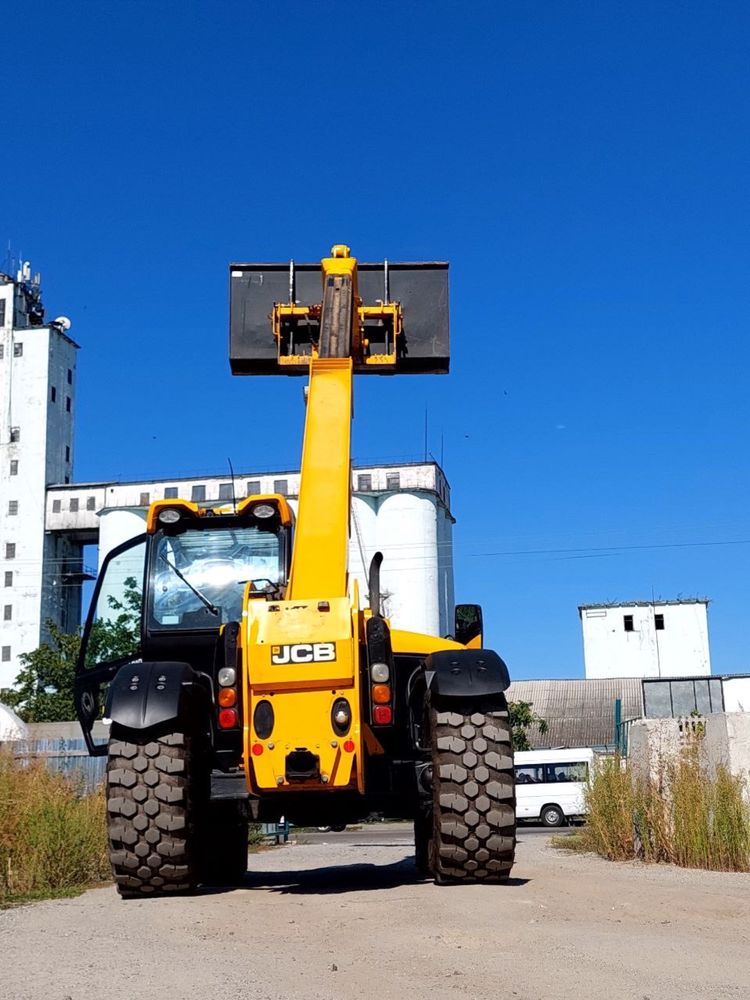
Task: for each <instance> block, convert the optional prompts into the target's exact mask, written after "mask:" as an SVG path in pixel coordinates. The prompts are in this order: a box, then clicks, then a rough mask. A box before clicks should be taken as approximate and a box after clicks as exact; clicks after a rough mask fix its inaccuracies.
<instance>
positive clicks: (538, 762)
mask: <svg viewBox="0 0 750 1000" xmlns="http://www.w3.org/2000/svg"><path fill="white" fill-rule="evenodd" d="M593 760H594V751H593V750H590V749H589V748H588V747H572V748H570V749H566V750H518V751H516V753H515V754H514V757H513V763H514V767H515V772H516V818H517V819H519V820H524V819H525V820H537V821H539V822H541V823H543V824H544V825H545V826H562V824H563V823H565V822H566V820H569V819H575V818H577V817H580V816H583V815H585V812H586V802H585V798H584V794H583V793H584V789H585V787H586V783H587V781H588V777H589V769H590V767H591V765H592V762H593Z"/></svg>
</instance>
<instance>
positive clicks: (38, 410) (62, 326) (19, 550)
mask: <svg viewBox="0 0 750 1000" xmlns="http://www.w3.org/2000/svg"><path fill="white" fill-rule="evenodd" d="M69 326H70V324H69V322H68V321H67V320H66V319H65V318H64V317H61V318H60V320H56V321H55V322H53V323H45V321H44V309H43V306H42V302H41V289H40V282H39V276H38V275H36V276H34V277H32V275H31V269H30V267H29V265H28V264H24V265H22V267H21V269H20V270H19V271H18V274H17V275H16V277H15V278H14V277H11V276H10V275H6V274H0V685H4V684H7V683H8V682H9V681H10V680H12V678H13V677H14V676H15V674H16V672H17V670H18V666H19V663H18V655H19V653H21V652H24V651H28V650H31V649H34V648H35V647H36V646H37V645H38V644H39V638H40V627H41V624H42V623H43V622H44V621H45V619H46V618H53V619H54V620H55V621H57V622H59V623H60V624H61V625H62V626H63V627H64V628H68V627H72V626H74V624H75V621H76V614H77V610H78V602H77V599H76V595H75V593H74V592H73V591H71V590H67V591H66V590H63V589H60V588H57V589H55V588H54V587H52V586H50V585H49V584H50V579H49V578H51V577H55V576H57V577H60V578H62V576H63V575H64V574H65V573H67V572H68V571H69V570H71V569H72V568H73V567H72V566H69V565H68V562H69V560H70V559H71V558H73V559H75V557H76V555H79V554H80V553H79V552H77V550H76V547H75V546H74V545H71V544H70V542H69V540H68V539H67V538H66V537H65V536H48V535H46V534H45V532H44V510H45V496H46V489H47V485H48V484H49V483H55V482H70V480H71V478H72V470H73V420H74V416H75V388H76V379H75V371H76V351H77V346H78V345H77V344H76V343H75V342H74V341H73V340H71V338H70V337H69V336H68V335H67V332H66V331H67V329H68V328H69Z"/></svg>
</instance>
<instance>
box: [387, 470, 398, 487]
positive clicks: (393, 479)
mask: <svg viewBox="0 0 750 1000" xmlns="http://www.w3.org/2000/svg"><path fill="white" fill-rule="evenodd" d="M385 488H386V489H387V490H400V489H401V473H400V472H387V473H386V475H385Z"/></svg>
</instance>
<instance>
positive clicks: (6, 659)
mask: <svg viewBox="0 0 750 1000" xmlns="http://www.w3.org/2000/svg"><path fill="white" fill-rule="evenodd" d="M2 661H3V663H9V662H10V646H3V653H2Z"/></svg>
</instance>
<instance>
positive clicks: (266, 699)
mask: <svg viewBox="0 0 750 1000" xmlns="http://www.w3.org/2000/svg"><path fill="white" fill-rule="evenodd" d="M230 360H231V365H232V370H233V372H234V373H235V374H247V375H256V374H261V375H272V374H283V375H302V376H306V377H307V378H308V385H307V387H306V408H307V413H306V420H305V431H304V443H303V449H302V466H301V479H300V491H299V506H298V512H297V516H296V518H295V517H294V514H293V512H292V510H291V508H290V506H289V504H288V502H287V500H286V498H285V497H284V496H281V495H277V494H267V495H257V496H249V497H246V498H244V499H242V500H241V501H237V500H236V499H233V500H232V502H231V503H224V504H223V505H219V506H210V505H209V506H200V505H198V504H196V503H193V502H190V501H188V500H182V499H176V498H165V499H163V500H157V501H155V502H154V503H152V504H151V506H150V508H149V510H148V515H147V519H146V531H145V533H144V534H142V535H139V536H138V537H136V538H133V539H130V540H128V541H126V542H124V543H123V544H122V545H120V546H118V547H117V548H116V549H114V550H113V551H112V552H111V553H110V554H109V555H108V557H107V559H106V561H105V563H104V565H103V567H102V572H101V573H100V575H99V578H98V581H97V584H96V588H95V591H94V595H93V600H92V606H91V609H90V612H89V615H88V618H87V621H86V625H85V628H84V635H83V642H82V649H81V655H80V658H79V662H78V665H77V670H76V706H77V712H78V716H79V719H80V722H81V725H82V728H83V731H84V735H85V737H86V741H87V744H88V747H89V751H90V752H91V753H92V754H102V755H104V754H106V755H107V756H108V762H107V810H108V829H109V842H110V857H111V862H112V868H113V872H114V877H115V881H116V883H117V887H118V890H119V892H120V894H121V895H122V896H125V897H128V896H131V897H132V896H138V897H143V896H148V895H152V896H153V895H160V894H164V893H169V892H185V891H190V890H192V889H194V888H195V887H196V886H197V885H198V884H199V883H201V882H219V883H223V884H226V883H229V884H231V883H235V882H237V881H238V880H240V879H241V877H242V875H243V874H244V872H245V871H246V868H247V832H248V822H249V821H250V820H252V821H254V822H275V821H277V820H278V819H279V818H280V817H281V816H282V815H283V816H284V817H286V818H287V819H288V820H290V821H291V822H293V823H295V824H298V825H306V826H317V825H326V826H335V825H337V824H338V825H340V824H344V823H351V822H355V821H357V820H360V819H362V818H364V817H366V816H367V815H368V814H370V813H372V812H382V813H385V814H387V815H388V816H392V817H396V816H399V817H403V818H406V819H410V820H413V822H414V832H415V846H416V864H417V867H418V870H419V871H420V873H421V874H423V875H425V876H432V877H434V878H435V880H436V881H437V882H439V883H449V882H464V883H465V882H469V881H483V882H498V881H502V880H504V879H506V878H507V877H508V875H509V873H510V871H511V867H512V864H513V856H514V848H515V798H514V784H513V756H512V749H511V727H510V722H509V717H508V708H507V703H506V698H505V691H506V690H507V688H508V685H509V682H510V681H509V676H508V670H507V667H506V666H505V664H504V663H503V661H502V660H501V659H500V657H499V656H498V655H497V654H496V653H495V652H493V651H491V650H487V649H484V648H482V622H481V609H480V608H479V607H478V606H477V605H458V606H457V607H456V616H455V629H454V635H453V637H451V638H441V637H438V636H429V635H421V634H416V633H413V632H408V631H403V630H401V629H397V628H392V627H391V624H390V622H389V621H388V620H387V618H386V617H384V615H383V613H382V600H381V592H380V566H381V562H382V556H381V555H380V553H377V554H376V555H375V557H374V558H373V560H372V564H371V566H370V570H369V579H368V581H367V583H368V586H367V590H368V593H367V595H365V596H366V601H361V600H360V595H359V593H358V587H357V582H356V580H354V579H353V578H350V575H349V571H348V565H347V553H348V541H349V525H350V517H351V456H350V452H351V447H350V435H351V422H352V388H353V377H354V374H355V373H356V374H398V373H407V374H408V373H412V374H419V373H423V372H424V373H437V374H440V373H444V372H447V370H448V361H449V351H448V269H447V265H446V264H443V263H424V264H403V263H393V262H388V261H384V262H382V263H379V264H367V263H358V262H357V260H356V259H355V258H354V257H352V256H351V255H350V252H349V249H348V247H346V246H343V245H337V246H334V247H333V250H332V252H331V255H330V256H329V257H326V258H324V259H323V260H322V261H321V262H320V264H319V265H312V264H295V263H294V262H290V263H287V264H232V265H230ZM248 425H249V426H250V427H253V426H257V427H258V428H259V429H261V430H262V429H263V424H262V421H261V420H254V419H253V416H252V413H250V414H249V416H248ZM363 605H364V606H363ZM113 636H114V640H113ZM102 715H103V719H104V721H105V723H106V724H107V725H108V726H109V727H110V728H109V738H108V740H107V741H106V742H104V743H101V742H97V741H96V740H95V739H94V736H93V725H94V722H95V721H96V720H97V719H99V718H100V717H102Z"/></svg>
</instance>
